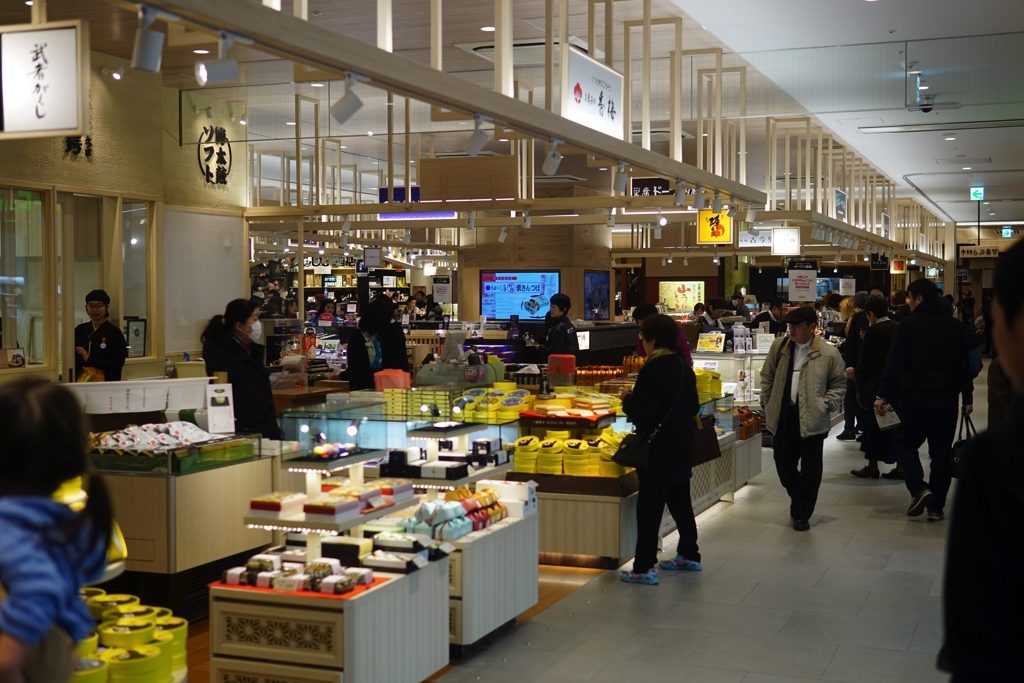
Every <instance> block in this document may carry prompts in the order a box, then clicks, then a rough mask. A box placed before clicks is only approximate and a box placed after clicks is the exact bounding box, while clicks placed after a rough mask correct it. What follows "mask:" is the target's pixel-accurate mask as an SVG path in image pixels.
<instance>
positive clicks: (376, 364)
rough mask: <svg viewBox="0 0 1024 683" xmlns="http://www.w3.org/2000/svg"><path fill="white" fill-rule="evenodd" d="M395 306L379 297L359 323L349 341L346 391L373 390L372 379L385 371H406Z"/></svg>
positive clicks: (402, 337)
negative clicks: (376, 373)
mask: <svg viewBox="0 0 1024 683" xmlns="http://www.w3.org/2000/svg"><path fill="white" fill-rule="evenodd" d="M394 317H395V305H394V303H392V301H391V299H389V298H388V297H386V296H383V295H381V294H378V295H377V296H375V297H374V298H373V299H371V300H370V305H369V306H367V307H366V310H365V311H363V316H362V317H361V318H360V319H359V330H358V331H357V332H355V333H353V335H352V336H351V337H350V338H349V340H348V370H346V371H345V374H344V375H342V377H344V378H345V379H347V380H348V388H349V391H356V390H359V389H373V388H374V382H373V375H374V373H375V372H377V371H379V370H384V369H385V368H390V369H395V370H405V371H406V372H408V371H409V355H408V354H407V353H406V350H405V334H404V333H403V332H402V326H401V325H399V324H398V323H396V322H395V321H394Z"/></svg>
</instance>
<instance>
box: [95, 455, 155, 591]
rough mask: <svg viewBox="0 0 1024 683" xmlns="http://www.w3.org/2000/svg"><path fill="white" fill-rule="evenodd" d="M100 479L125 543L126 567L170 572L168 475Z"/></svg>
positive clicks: (132, 569) (108, 475)
mask: <svg viewBox="0 0 1024 683" xmlns="http://www.w3.org/2000/svg"><path fill="white" fill-rule="evenodd" d="M103 480H104V481H105V482H106V484H107V487H108V488H109V489H110V496H111V500H112V501H113V503H114V517H115V519H117V523H118V524H119V525H120V526H121V532H122V533H123V534H124V540H125V543H126V544H127V545H128V565H127V566H128V570H129V571H135V572H152V573H160V574H163V573H168V572H170V571H171V556H170V555H171V552H170V545H171V544H170V536H171V533H172V529H171V524H172V520H171V519H170V515H169V513H168V505H169V499H170V481H171V479H170V477H167V476H163V475H157V476H145V475H131V474H105V475H104V476H103Z"/></svg>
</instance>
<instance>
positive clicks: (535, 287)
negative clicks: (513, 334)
mask: <svg viewBox="0 0 1024 683" xmlns="http://www.w3.org/2000/svg"><path fill="white" fill-rule="evenodd" d="M559 284H560V280H559V272H558V271H557V270H544V271H541V270H514V271H493V270H491V271H486V270H485V271H481V272H480V315H482V316H487V318H489V319H491V320H508V319H509V318H511V317H512V316H513V315H518V316H519V319H520V320H543V319H544V316H545V315H546V314H547V312H548V306H549V301H550V299H551V297H552V296H554V295H555V294H558V292H559V291H560V289H559Z"/></svg>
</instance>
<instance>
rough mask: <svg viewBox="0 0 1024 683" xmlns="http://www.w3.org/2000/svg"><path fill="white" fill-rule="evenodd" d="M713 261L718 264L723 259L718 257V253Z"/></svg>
mask: <svg viewBox="0 0 1024 683" xmlns="http://www.w3.org/2000/svg"><path fill="white" fill-rule="evenodd" d="M711 262H712V263H714V264H715V265H716V266H717V265H718V264H719V263H720V262H721V259H720V258H718V254H715V257H714V258H713V259H711Z"/></svg>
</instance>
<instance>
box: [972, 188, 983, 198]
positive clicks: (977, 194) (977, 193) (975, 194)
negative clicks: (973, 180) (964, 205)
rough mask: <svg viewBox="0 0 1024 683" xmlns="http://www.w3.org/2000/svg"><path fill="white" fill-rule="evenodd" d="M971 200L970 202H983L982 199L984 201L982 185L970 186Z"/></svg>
mask: <svg viewBox="0 0 1024 683" xmlns="http://www.w3.org/2000/svg"><path fill="white" fill-rule="evenodd" d="M971 201H972V202H983V201H985V188H984V187H972V188H971Z"/></svg>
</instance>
